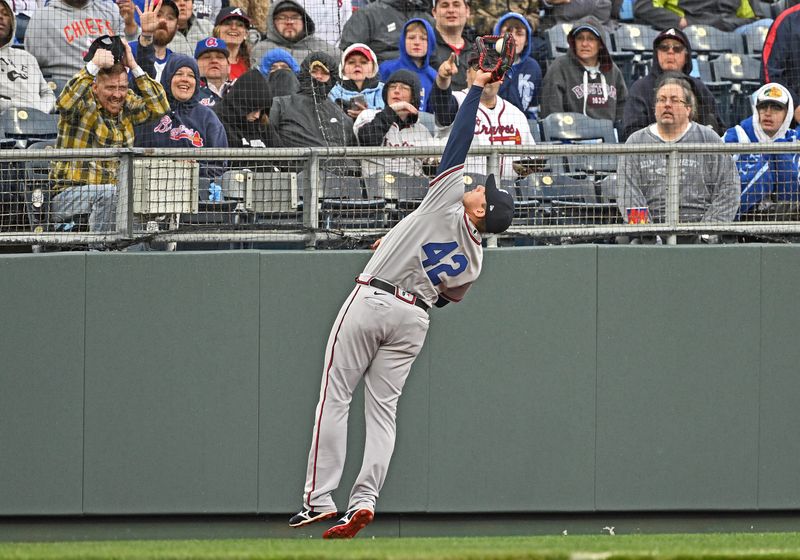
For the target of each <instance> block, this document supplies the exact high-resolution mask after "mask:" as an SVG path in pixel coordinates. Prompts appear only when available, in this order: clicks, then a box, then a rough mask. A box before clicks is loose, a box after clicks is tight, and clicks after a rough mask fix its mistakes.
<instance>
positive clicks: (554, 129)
mask: <svg viewBox="0 0 800 560" xmlns="http://www.w3.org/2000/svg"><path fill="white" fill-rule="evenodd" d="M542 137H543V139H544V140H545V141H546V142H562V143H578V144H583V143H592V144H593V143H598V144H600V143H605V144H616V143H617V135H616V132H615V130H614V123H613V122H612V121H610V120H607V119H593V118H591V117H587V116H586V115H583V114H581V113H551V114H550V115H547V117H545V118H544V119H543V120H542ZM561 164H562V165H563V172H564V173H567V174H568V175H570V176H574V177H575V176H577V177H586V176H588V177H591V178H592V180H598V179H600V178H602V177H605V176H606V175H608V174H609V173H613V172H615V171H616V169H617V157H616V156H614V155H611V154H604V155H580V156H576V155H565V156H563V157H562V158H561Z"/></svg>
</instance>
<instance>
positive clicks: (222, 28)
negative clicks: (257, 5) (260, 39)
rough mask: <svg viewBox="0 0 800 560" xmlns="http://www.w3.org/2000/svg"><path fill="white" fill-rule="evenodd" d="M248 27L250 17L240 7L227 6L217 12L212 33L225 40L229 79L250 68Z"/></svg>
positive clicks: (233, 78)
mask: <svg viewBox="0 0 800 560" xmlns="http://www.w3.org/2000/svg"><path fill="white" fill-rule="evenodd" d="M248 29H250V18H249V17H248V16H247V13H246V12H245V11H244V10H242V9H241V8H232V7H230V6H228V7H225V8H222V9H221V10H220V11H219V13H218V14H217V19H216V21H215V22H214V31H213V35H214V37H216V38H218V39H222V40H223V41H225V44H226V45H227V46H228V62H230V70H229V72H228V78H229V79H230V80H235V79H236V78H238V77H239V76H241V75H242V74H244V73H245V72H247V71H248V70H249V69H250V47H249V45H248V43H247V30H248Z"/></svg>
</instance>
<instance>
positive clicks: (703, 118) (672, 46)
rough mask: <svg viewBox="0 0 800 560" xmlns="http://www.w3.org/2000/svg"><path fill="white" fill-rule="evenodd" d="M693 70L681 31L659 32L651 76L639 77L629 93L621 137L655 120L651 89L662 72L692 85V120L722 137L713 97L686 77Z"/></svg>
mask: <svg viewBox="0 0 800 560" xmlns="http://www.w3.org/2000/svg"><path fill="white" fill-rule="evenodd" d="M691 71H692V47H691V44H690V43H689V39H688V38H687V37H686V35H685V34H684V33H683V31H681V30H680V29H678V28H676V27H672V28H670V29H667V30H666V31H662V32H661V33H660V34H659V35H658V36H657V37H656V38H655V40H654V41H653V62H652V67H651V69H650V73H649V74H648V75H647V76H644V77H643V78H639V79H638V80H636V81H635V82H634V83H633V84H632V85H631V89H630V91H629V92H628V102H627V103H626V104H625V112H624V114H623V117H622V138H621V139H620V140H622V141H624V140H625V139H626V138H628V136H630V135H631V134H633V133H634V132H636V131H637V130H639V129H640V128H644V127H646V126H647V125H649V124H651V123H653V122H654V121H655V120H656V113H655V106H654V105H653V90H654V88H655V85H656V82H657V81H658V79H659V77H660V76H661V74H662V73H664V72H681V73H682V74H683V77H684V79H685V80H686V81H687V83H688V84H689V85H690V86H691V88H692V92H693V93H694V96H695V98H696V99H697V114H696V116H695V119H694V120H696V121H697V122H699V123H700V124H704V125H707V126H710V127H711V128H713V129H714V130H715V131H716V132H717V134H722V133H723V132H724V130H725V129H724V128H722V125H721V124H720V122H719V118H718V117H717V112H716V107H715V105H714V96H713V94H712V93H711V92H710V91H709V89H708V88H707V87H706V85H705V84H704V83H703V81H702V80H701V79H700V78H693V77H691V76H689V72H691Z"/></svg>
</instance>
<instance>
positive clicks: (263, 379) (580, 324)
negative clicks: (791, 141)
mask: <svg viewBox="0 0 800 560" xmlns="http://www.w3.org/2000/svg"><path fill="white" fill-rule="evenodd" d="M368 258H369V254H368V253H367V252H360V251H348V252H322V251H320V252H310V251H309V252H292V251H275V252H255V251H254V252H246V251H245V252H215V253H147V254H123V253H119V254H117V253H63V254H47V255H9V256H2V257H0V316H1V317H2V321H0V515H49V514H55V515H60V514H84V513H91V514H162V513H165V514H169V513H288V512H292V511H294V510H296V509H297V508H298V506H299V504H300V493H301V491H302V484H303V476H304V472H305V460H306V455H307V451H308V446H309V444H310V436H311V426H312V422H313V411H314V406H315V404H316V400H317V396H318V392H319V380H320V374H321V367H322V355H323V351H324V345H325V340H326V337H327V334H328V330H329V328H330V325H331V323H332V321H333V319H334V317H335V314H336V312H337V310H338V307H339V305H340V304H341V302H342V301H343V299H344V298H345V296H346V295H347V293H348V292H349V291H350V289H351V288H352V285H353V277H354V276H355V275H356V273H357V272H358V271H359V270H360V269H361V267H363V265H364V263H365V262H366V260H367V259H368ZM798 278H800V247H794V246H769V245H765V246H758V245H740V246H717V247H692V246H670V247H667V246H661V247H616V246H588V245H587V246H573V247H542V248H525V249H500V250H490V251H487V252H486V253H485V266H484V273H483V274H482V276H481V278H480V280H479V281H478V283H477V284H476V285H475V286H474V287H473V289H472V290H471V292H470V294H469V295H468V297H467V301H465V303H464V304H461V305H450V306H448V307H447V308H445V309H441V310H434V311H433V312H432V315H433V319H432V325H431V329H430V331H429V334H428V340H427V343H426V346H425V348H424V350H423V352H422V354H421V355H420V356H419V358H418V360H417V362H416V364H415V366H414V368H413V371H412V374H411V376H410V378H409V381H408V383H407V385H406V389H405V392H404V395H403V398H402V399H401V401H400V410H399V432H398V440H397V448H396V451H395V456H394V460H393V463H392V466H391V469H390V473H389V477H388V481H387V483H386V486H385V488H384V492H383V495H382V499H381V502H380V508H381V510H382V511H384V512H401V513H402V512H434V513H436V512H483V511H487V512H500V511H503V512H508V511H512V512H513V511H518V512H592V511H641V510H648V511H675V510H765V509H797V508H799V507H800V438H798V437H797V426H798V420H800V407H798V405H797V403H798V395H799V394H800V375H798V368H797V364H798V361H799V360H798V358H800V345H798V344H797V332H798V329H797V324H798V316H800V298H798V296H797V288H796V286H797V281H798ZM359 393H360V391H359ZM362 404H363V399H362V398H361V397H360V396H358V397H357V398H356V399H355V402H354V407H353V411H354V414H352V415H351V432H350V440H349V441H350V448H351V454H350V455H349V457H348V463H347V467H346V469H345V474H344V477H343V482H342V487H341V488H340V490H339V491H338V493H337V494H336V496H335V497H336V498H337V504H338V505H339V506H340V507H344V505H345V502H346V498H347V493H348V491H349V486H350V484H351V483H352V481H353V479H354V478H355V475H356V473H357V471H358V466H359V462H360V453H359V448H360V447H361V444H362V441H363V433H364V428H363V413H362V410H363V406H362Z"/></svg>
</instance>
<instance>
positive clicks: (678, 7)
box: [633, 0, 771, 32]
mask: <svg viewBox="0 0 800 560" xmlns="http://www.w3.org/2000/svg"><path fill="white" fill-rule="evenodd" d="M769 15H770V10H769V7H767V6H764V5H763V3H762V2H760V1H759V0H748V1H747V2H741V1H740V0H721V1H720V0H670V1H668V2H665V1H664V0H635V2H634V4H633V16H634V18H635V19H636V21H637V22H639V23H646V24H647V25H650V26H653V27H655V28H656V29H659V30H661V29H669V28H670V27H674V28H678V29H683V28H684V27H687V26H689V25H710V26H712V27H716V28H717V29H721V30H722V31H734V30H736V31H739V32H742V31H744V29H743V28H744V26H746V25H748V24H752V23H757V24H758V25H769V23H770V21H771V20H769V19H766V21H765V20H764V18H769Z"/></svg>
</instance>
